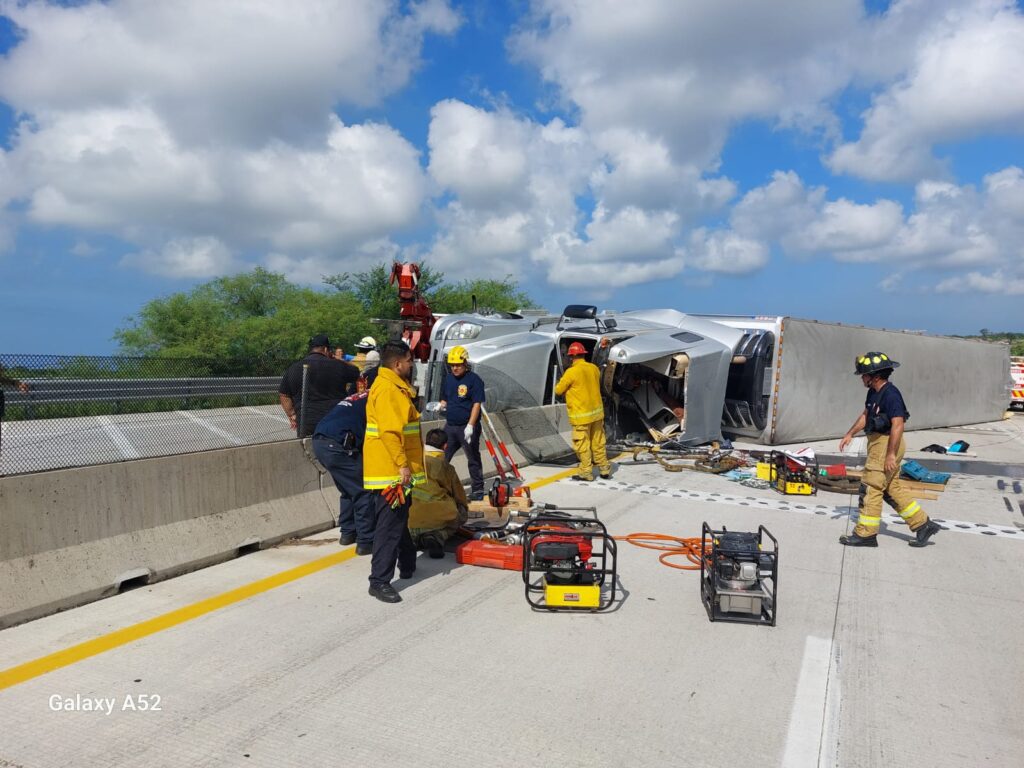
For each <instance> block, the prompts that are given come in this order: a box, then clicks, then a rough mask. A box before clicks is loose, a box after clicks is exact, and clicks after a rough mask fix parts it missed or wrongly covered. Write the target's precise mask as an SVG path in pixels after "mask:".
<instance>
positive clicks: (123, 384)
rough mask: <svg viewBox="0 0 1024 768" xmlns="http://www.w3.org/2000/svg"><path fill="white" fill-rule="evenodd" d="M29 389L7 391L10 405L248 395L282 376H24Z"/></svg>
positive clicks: (270, 390)
mask: <svg viewBox="0 0 1024 768" xmlns="http://www.w3.org/2000/svg"><path fill="white" fill-rule="evenodd" d="M21 381H24V382H25V383H26V384H28V386H29V390H28V392H22V391H20V390H13V391H9V392H7V393H6V394H5V397H6V400H7V404H8V405H10V406H15V405H21V406H24V407H26V408H29V409H31V407H32V405H34V404H42V403H110V402H118V401H122V400H156V399H168V400H176V399H183V400H184V399H189V398H193V397H232V396H234V397H245V396H247V395H268V394H274V393H276V392H277V387H278V384H280V382H281V377H280V376H236V377H227V378H175V379H31V378H26V379H22V380H21Z"/></svg>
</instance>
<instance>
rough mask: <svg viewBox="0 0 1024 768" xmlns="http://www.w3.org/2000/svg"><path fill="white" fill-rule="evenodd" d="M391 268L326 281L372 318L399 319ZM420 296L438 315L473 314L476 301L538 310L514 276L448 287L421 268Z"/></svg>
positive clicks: (437, 275)
mask: <svg viewBox="0 0 1024 768" xmlns="http://www.w3.org/2000/svg"><path fill="white" fill-rule="evenodd" d="M390 280H391V268H390V267H389V266H387V265H385V264H379V265H377V266H375V267H373V268H371V269H368V270H367V271H365V272H356V273H355V274H349V273H342V274H340V275H331V276H328V277H325V278H324V282H325V283H326V284H328V285H331V286H333V287H334V288H336V289H337V290H338V291H339V292H342V293H349V294H352V295H354V296H356V297H358V298H359V300H360V301H361V302H362V304H363V307H364V308H365V310H366V314H367V316H368V317H376V318H381V319H385V320H388V319H391V320H393V319H396V318H397V317H398V316H399V310H400V305H399V302H398V289H397V288H396V287H395V286H394V285H391V283H390ZM419 288H420V292H421V293H422V294H423V296H424V298H425V299H426V300H427V303H428V304H430V307H431V309H432V310H433V311H434V312H440V313H444V314H449V313H452V312H469V311H470V310H472V309H473V297H474V296H476V300H477V306H478V307H481V308H484V307H486V308H489V309H497V310H503V311H506V312H509V311H512V310H515V309H518V308H520V307H532V306H534V304H533V302H532V301H531V299H530V297H529V296H528V295H527V294H526V293H525V292H523V291H521V290H519V286H518V284H517V283H516V281H515V280H514V279H513V277H512V276H511V275H506V276H505V279H504V280H485V279H479V280H463V281H461V282H458V283H446V282H445V281H444V273H443V272H438V271H437V270H434V269H431V268H430V267H428V266H425V265H422V264H421V265H420V281H419Z"/></svg>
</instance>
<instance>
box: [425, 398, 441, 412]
mask: <svg viewBox="0 0 1024 768" xmlns="http://www.w3.org/2000/svg"><path fill="white" fill-rule="evenodd" d="M423 410H424V411H429V412H431V413H441V412H442V411H444V406H443V405H441V403H440V402H439V401H437V400H431V401H430V402H429V403H427V404H426V405H425V406H424V407H423Z"/></svg>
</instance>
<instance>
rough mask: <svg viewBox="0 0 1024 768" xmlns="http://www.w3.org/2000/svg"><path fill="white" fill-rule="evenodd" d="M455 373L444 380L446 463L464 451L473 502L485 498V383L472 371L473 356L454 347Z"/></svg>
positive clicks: (452, 363) (451, 360) (450, 357)
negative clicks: (482, 436) (482, 455)
mask: <svg viewBox="0 0 1024 768" xmlns="http://www.w3.org/2000/svg"><path fill="white" fill-rule="evenodd" d="M448 365H449V366H451V373H449V374H447V375H446V376H445V378H444V384H443V385H442V388H441V407H443V408H446V409H447V412H448V413H447V418H446V422H445V426H444V431H445V435H446V436H447V437H448V446H447V447H446V448H445V451H444V460H445V461H447V462H450V461H451V460H452V456H454V455H455V452H456V451H458V450H459V448H462V450H463V451H464V452H465V454H466V463H467V464H468V465H469V478H470V481H471V482H472V486H473V487H472V492H471V494H470V499H472V500H473V501H480V500H481V499H482V498H483V497H484V469H483V465H482V464H481V462H480V426H481V425H480V415H481V414H480V411H481V409H482V408H483V406H484V401H485V394H484V382H483V379H481V378H480V377H479V376H477V375H476V374H475V373H473V371H471V370H470V369H469V353H468V352H467V351H466V348H465V347H453V348H452V349H451V350H450V351H449V352H448Z"/></svg>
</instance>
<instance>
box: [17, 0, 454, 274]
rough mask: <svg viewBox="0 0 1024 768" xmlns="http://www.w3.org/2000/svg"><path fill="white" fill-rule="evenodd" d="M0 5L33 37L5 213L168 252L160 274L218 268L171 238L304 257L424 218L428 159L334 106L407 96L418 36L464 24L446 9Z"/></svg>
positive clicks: (136, 2)
mask: <svg viewBox="0 0 1024 768" xmlns="http://www.w3.org/2000/svg"><path fill="white" fill-rule="evenodd" d="M0 2H2V0H0ZM0 8H2V10H3V13H4V14H6V15H7V16H9V17H10V18H11V19H12V20H13V21H14V23H15V24H16V25H17V26H18V27H19V32H20V34H21V39H20V41H19V42H18V43H17V44H16V45H15V46H14V47H13V48H12V50H11V51H10V52H9V53H8V55H7V57H6V58H5V59H3V60H2V61H0V98H2V99H3V100H5V101H6V102H7V103H8V104H10V105H11V106H12V107H13V108H14V109H15V110H16V111H17V112H18V114H19V116H20V118H19V119H20V123H19V125H18V128H17V130H16V133H15V134H14V135H13V136H12V137H11V148H10V150H9V151H7V152H5V153H3V154H2V155H0V161H2V164H0V204H3V205H6V204H7V203H8V201H9V200H17V201H25V202H26V203H27V205H26V206H25V208H24V210H25V213H24V214H19V215H20V216H23V217H24V219H25V220H27V221H28V222H30V223H34V224H37V225H43V226H52V225H60V226H69V227H72V228H77V229H82V230H90V231H96V232H104V233H110V234H114V235H116V236H118V237H120V238H122V239H124V240H126V241H127V242H129V243H131V244H134V245H136V246H137V247H138V248H139V251H138V252H137V254H136V256H138V255H139V254H143V253H145V254H154V253H155V254H160V256H159V258H157V259H156V261H157V262H158V263H164V264H166V268H163V267H161V269H162V270H163V272H162V273H170V272H174V271H178V272H181V273H185V274H192V275H196V274H200V273H202V272H203V271H204V270H205V269H207V266H205V265H209V264H216V263H222V262H220V261H218V259H217V258H214V257H212V256H209V255H208V258H206V259H205V260H204V259H203V258H199V257H197V259H196V260H194V261H192V260H189V259H188V258H185V257H184V256H182V254H181V253H179V250H180V249H178V248H177V247H176V246H175V247H172V246H170V245H169V246H168V249H164V248H163V247H162V244H163V243H179V244H180V243H188V242H197V240H196V239H197V238H200V239H201V238H203V237H207V236H210V237H215V238H217V239H218V240H219V241H220V242H222V243H223V244H224V245H225V247H227V248H230V249H231V250H232V251H235V252H241V251H246V250H273V251H281V250H287V251H288V252H290V253H294V255H295V257H296V258H303V257H305V256H309V255H311V254H312V255H315V254H316V253H319V252H326V251H342V252H350V251H353V250H356V249H358V248H359V247H360V246H361V244H362V243H364V242H374V241H377V240H379V239H381V238H385V237H387V236H388V235H389V234H391V233H393V232H395V231H399V230H401V229H403V228H407V227H411V226H414V225H416V224H417V223H418V222H419V220H420V217H421V216H422V215H423V204H424V202H425V200H426V198H427V194H428V185H427V179H426V176H425V174H424V172H423V169H422V167H421V165H420V157H419V152H418V151H417V150H416V149H415V148H414V147H413V146H412V145H411V144H410V143H409V142H408V141H407V140H406V139H405V138H403V137H402V136H401V135H400V134H399V133H398V132H397V131H396V130H394V129H393V128H391V127H389V126H387V125H382V124H375V123H363V124H358V125H345V124H343V123H342V122H341V121H340V120H339V119H338V117H336V116H335V115H334V113H333V109H334V108H335V107H336V106H338V105H348V104H351V105H360V106H365V105H372V104H375V103H378V102H379V101H380V100H382V99H383V98H384V97H386V96H388V95H389V94H390V93H392V92H394V91H395V90H396V89H398V88H401V87H402V86H403V85H405V83H406V82H407V81H408V80H409V77H410V75H411V73H412V71H413V70H414V69H415V68H416V67H417V66H418V65H419V57H420V51H421V48H422V43H423V38H424V36H425V35H426V34H429V33H438V34H450V33H452V32H453V31H454V30H455V29H456V28H457V26H458V24H459V18H458V16H457V15H456V14H455V13H454V12H453V11H452V10H451V8H450V6H449V5H448V3H447V2H444V1H443V0H424V2H419V3H416V2H413V3H410V4H407V5H405V4H403V5H399V3H397V2H376V0H310V2H304V3H300V4H294V3H286V2H283V1H282V2H275V1H274V0H264V1H263V2H260V3H250V2H243V1H242V0H225V2H217V3H207V2H203V1H202V0H176V2H169V3H155V4H154V3H149V2H145V1H144V0H112V2H108V3H100V2H86V3H82V4H79V5H73V6H70V7H68V6H60V5H55V4H47V3H42V2H28V3H14V2H2V5H0ZM5 167H6V170H5ZM186 250H187V249H186ZM304 252H305V253H304ZM126 263H128V264H136V265H139V266H145V265H146V264H148V263H149V261H148V260H147V259H142V258H136V257H131V258H129V259H127V260H126Z"/></svg>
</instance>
